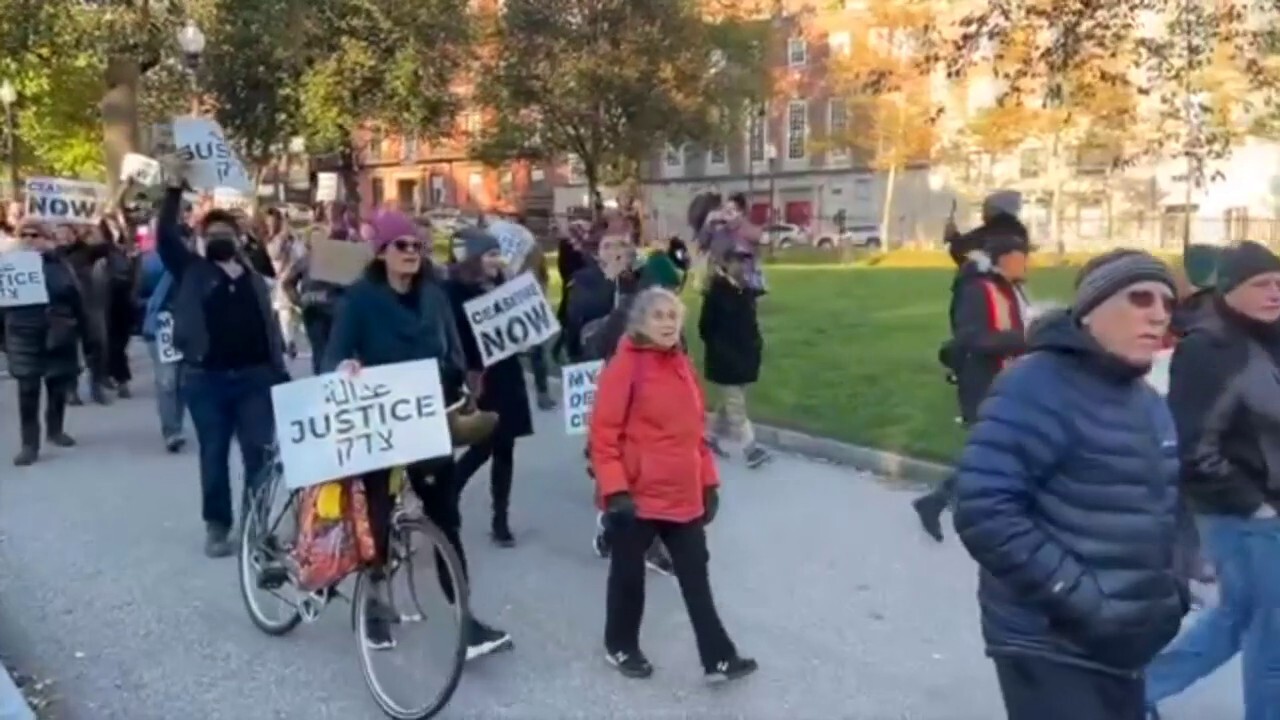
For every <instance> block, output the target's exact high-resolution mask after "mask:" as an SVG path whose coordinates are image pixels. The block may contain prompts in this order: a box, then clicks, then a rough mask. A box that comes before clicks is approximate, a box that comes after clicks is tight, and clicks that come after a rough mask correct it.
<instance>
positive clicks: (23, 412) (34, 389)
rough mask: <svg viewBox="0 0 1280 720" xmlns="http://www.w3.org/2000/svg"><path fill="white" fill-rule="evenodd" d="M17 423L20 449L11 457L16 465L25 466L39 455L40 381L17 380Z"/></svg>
mask: <svg viewBox="0 0 1280 720" xmlns="http://www.w3.org/2000/svg"><path fill="white" fill-rule="evenodd" d="M19 383H20V384H19V386H18V424H19V425H20V426H21V438H22V450H20V451H19V452H18V454H17V455H16V456H14V458H13V464H14V465H16V466H17V467H26V466H28V465H31V464H33V463H35V461H36V460H37V459H39V457H40V381H39V380H36V381H35V383H34V385H33V384H31V382H30V381H19Z"/></svg>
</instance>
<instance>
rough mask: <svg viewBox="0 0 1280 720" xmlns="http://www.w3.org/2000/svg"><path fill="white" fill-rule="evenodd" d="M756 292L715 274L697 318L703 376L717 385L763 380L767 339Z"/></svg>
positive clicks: (742, 383)
mask: <svg viewBox="0 0 1280 720" xmlns="http://www.w3.org/2000/svg"><path fill="white" fill-rule="evenodd" d="M756 297H757V293H756V291H755V290H753V289H751V288H749V287H745V286H741V285H737V284H735V283H734V282H733V281H732V280H730V279H729V278H727V277H725V276H724V275H723V274H721V273H716V274H715V275H714V276H713V277H712V278H711V282H710V283H709V284H708V285H707V292H706V295H705V296H704V297H703V300H702V314H701V315H699V316H698V336H699V337H701V338H702V344H703V351H704V354H703V368H702V372H703V374H704V375H705V376H706V378H707V381H709V382H712V383H715V384H716V385H750V384H752V383H754V382H756V381H757V380H759V379H760V364H761V361H762V359H763V355H764V337H763V336H761V334H760V325H759V323H758V322H757V319H756Z"/></svg>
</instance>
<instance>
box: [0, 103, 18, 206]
mask: <svg viewBox="0 0 1280 720" xmlns="http://www.w3.org/2000/svg"><path fill="white" fill-rule="evenodd" d="M17 101H18V91H17V90H16V89H14V87H13V83H11V82H9V81H8V80H5V81H4V82H0V104H3V105H4V136H5V143H6V145H5V154H6V156H7V157H8V161H9V197H11V198H13V199H14V200H17V199H18V187H19V178H18V132H17V129H16V127H15V126H16V123H15V122H14V117H13V110H14V108H13V104H14V103H15V102H17Z"/></svg>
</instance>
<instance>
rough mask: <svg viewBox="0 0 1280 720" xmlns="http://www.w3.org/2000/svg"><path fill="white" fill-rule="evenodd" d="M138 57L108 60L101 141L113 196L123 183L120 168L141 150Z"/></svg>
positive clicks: (108, 184)
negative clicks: (130, 154) (139, 142)
mask: <svg viewBox="0 0 1280 720" xmlns="http://www.w3.org/2000/svg"><path fill="white" fill-rule="evenodd" d="M140 77H141V72H140V66H139V63H138V60H137V58H134V57H128V56H122V55H117V56H114V57H111V58H109V59H108V60H107V70H106V73H105V77H104V80H105V84H106V90H105V92H104V93H103V96H102V103H101V110H102V140H103V151H104V153H105V154H106V163H107V186H108V190H109V192H110V193H111V194H112V195H114V194H115V193H116V191H117V188H118V185H119V183H120V166H121V165H122V164H123V163H124V156H125V155H126V154H127V153H131V152H136V149H137V147H138V79H139V78H140Z"/></svg>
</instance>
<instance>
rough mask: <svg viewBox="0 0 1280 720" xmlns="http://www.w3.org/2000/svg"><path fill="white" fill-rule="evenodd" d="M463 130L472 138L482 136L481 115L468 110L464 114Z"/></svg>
mask: <svg viewBox="0 0 1280 720" xmlns="http://www.w3.org/2000/svg"><path fill="white" fill-rule="evenodd" d="M462 129H463V131H464V132H466V134H467V135H468V136H470V137H475V136H476V135H479V134H480V113H478V112H476V111H475V110H468V111H467V112H465V113H463V114H462Z"/></svg>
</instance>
